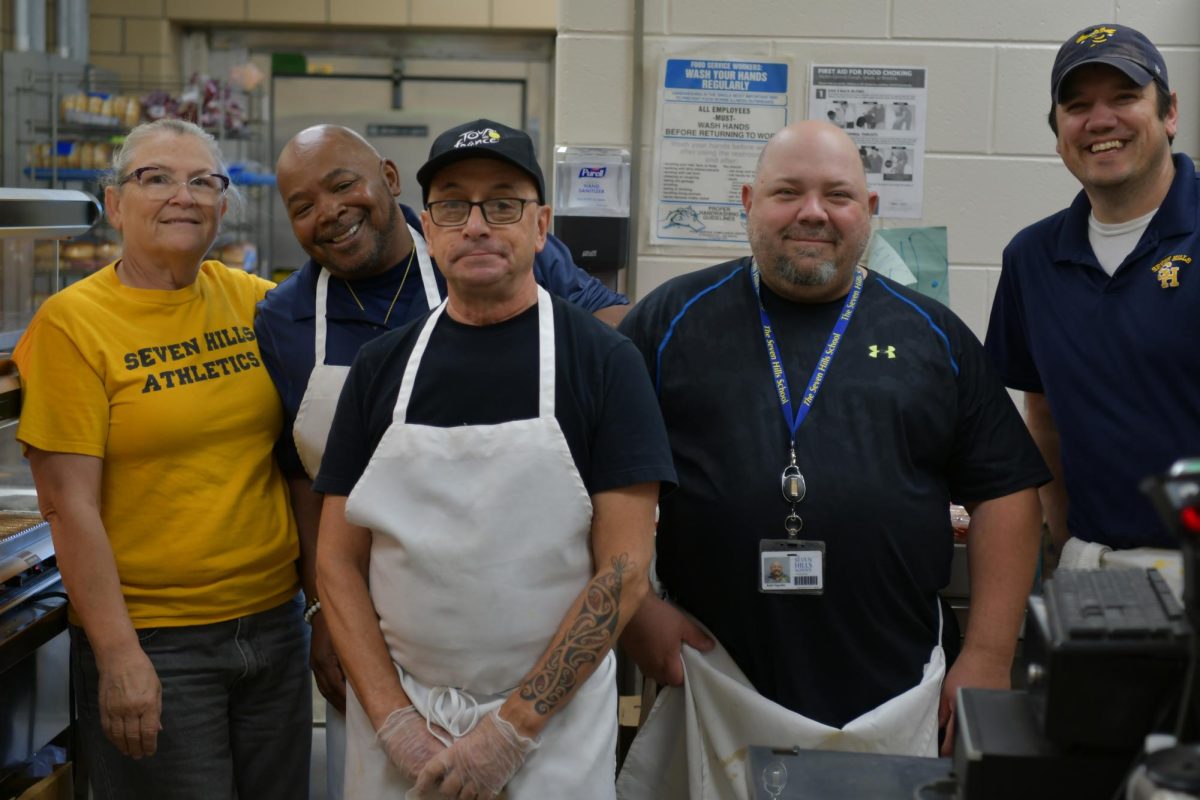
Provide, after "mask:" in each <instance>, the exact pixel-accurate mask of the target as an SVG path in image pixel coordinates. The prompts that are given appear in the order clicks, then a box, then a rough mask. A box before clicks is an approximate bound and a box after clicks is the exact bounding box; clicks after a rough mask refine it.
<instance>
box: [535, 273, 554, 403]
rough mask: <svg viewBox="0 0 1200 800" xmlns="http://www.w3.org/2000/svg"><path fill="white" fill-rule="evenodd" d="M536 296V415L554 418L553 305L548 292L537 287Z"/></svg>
mask: <svg viewBox="0 0 1200 800" xmlns="http://www.w3.org/2000/svg"><path fill="white" fill-rule="evenodd" d="M537 298H538V416H539V417H540V418H542V419H546V418H547V417H549V418H551V419H553V418H554V305H553V303H552V302H551V301H550V294H549V293H548V292H547V291H546V290H545V289H543V288H542V287H541V286H539V287H537Z"/></svg>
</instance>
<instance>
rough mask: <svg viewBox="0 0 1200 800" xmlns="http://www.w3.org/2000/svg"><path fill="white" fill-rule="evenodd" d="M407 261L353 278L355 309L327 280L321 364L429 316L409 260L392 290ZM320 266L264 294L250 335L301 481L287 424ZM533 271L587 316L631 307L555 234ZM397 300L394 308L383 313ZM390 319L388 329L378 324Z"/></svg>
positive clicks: (291, 471) (411, 219)
mask: <svg viewBox="0 0 1200 800" xmlns="http://www.w3.org/2000/svg"><path fill="white" fill-rule="evenodd" d="M400 210H401V212H402V213H403V215H404V221H405V222H407V223H408V224H409V225H412V226H413V228H414V229H415V230H416V231H417V232H418V234H419V233H420V231H421V221H420V218H419V217H418V216H417V214H416V212H414V211H413V210H412V209H411V208H409V207H408V206H406V205H404V204H400ZM406 264H407V259H405V261H404V262H402V263H400V264H397V265H396V266H395V267H393V268H392V269H390V270H388V271H387V272H384V273H383V274H381V275H375V276H372V277H369V278H360V279H357V280H355V281H354V282H353V283H354V295H357V298H358V300H359V301H360V302H361V303H362V304H363V308H362V309H360V308H359V307H358V303H357V302H355V297H354V295H352V294H351V293H350V289H349V288H348V286H347V283H346V281H343V280H340V279H337V278H331V279H330V281H329V293H328V295H327V302H326V306H327V308H326V322H327V327H326V330H327V335H326V344H325V363H327V364H337V365H345V366H349V365H350V364H351V363H352V362H353V361H354V357H355V356H356V355H357V354H358V350H359V348H360V347H362V346H363V345H364V344H366V343H367V342H369V341H371V340H372V339H374V338H376V337H377V336H379V335H380V334H382V333H383V332H384V331H385V330H395V329H396V328H401V327H403V326H404V325H406V324H407V323H409V322H411V321H412V320H414V319H416V318H418V317H420V316H421V315H422V314H424V313H425V312H427V311H429V305H428V303H427V302H426V298H425V287H424V286H423V285H422V283H421V272H420V269H419V267H418V265H417V263H416V261H415V260H414V261H413V264H412V268H411V270H410V272H409V275H408V280H407V281H405V282H404V287H403V290H402V291H401V292H400V294H399V296H397V295H396V290H397V289H398V288H400V282H401V280H402V279H403V277H404V268H405V266H406ZM319 274H320V268H319V267H318V266H317V265H316V264H315V263H314V262H313V261H311V260H309V261H308V262H306V263H305V264H304V266H303V267H301V268H300V269H299V270H297V271H296V272H295V273H294V274H293V275H292V276H291V277H289V278H288V279H287V280H285V281H284V282H283V283H281V284H280V285H279V286H277V287H276V288H275V289H272V290H271V291H270V292H268V293H267V296H266V298H265V299H263V300H262V302H260V303H259V304H258V314H257V316H256V317H255V320H254V330H255V333H256V334H257V335H258V341H259V347H260V348H261V350H262V357H263V363H264V365H265V366H266V368H267V371H268V372H269V373H270V375H271V379H272V380H273V381H274V382H275V388H276V389H278V390H279V394H280V396H281V397H282V398H283V410H284V426H283V433H282V434H281V436H280V438H279V444H278V445H277V446H276V456H277V458H278V459H279V463H280V466H281V467H282V469H283V471H284V474H286V475H288V476H289V477H305V476H306V473H305V472H304V466H303V464H301V462H300V456H299V455H298V454H297V453H296V445H295V442H294V440H293V439H292V426H293V424H294V423H295V421H296V412H297V411H298V410H299V408H300V401H301V400H302V399H303V397H304V390H305V389H306V388H307V387H308V377H309V374H310V373H311V372H312V368H313V362H314V360H315V349H314V343H313V337H314V335H315V328H314V320H315V318H316V291H317V276H318V275H319ZM533 274H534V278H535V279H536V280H537V282H538V283H539V284H540V285H541V286H543V287H544V288H545V289H546V290H547V291H548V292H550V293H551V294H555V295H558V296H559V297H562V298H564V299H566V300H568V301H570V302H571V303H573V304H575V305H577V306H579V307H581V308H583V309H584V310H586V311H589V312H594V311H596V310H597V309H601V308H606V307H608V306H613V305H624V304H626V303H628V302H629V300H628V298H626V297H625V296H624V295H622V294H618V293H616V292H614V291H612V290H610V289H608V288H607V287H605V286H604V284H602V283H601V282H600V281H599V280H597V279H596V278H595V277H593V276H591V275H589V274H588V273H586V272H585V271H583V270H582V269H580V268H579V267H577V266H576V265H575V262H574V261H573V260H572V259H571V252H570V250H568V249H567V246H566V245H565V244H563V243H562V242H561V241H560V240H558V239H556V238H555V237H554V236H548V237H547V239H546V246H545V247H544V248H543V249H542V252H540V253H538V254H537V256H536V257H535V258H534V263H533ZM434 276H435V278H436V280H437V284H438V296H439V297H445V296H446V279H445V278H444V277H442V273H441V271H440V270H438V269H437V264H436V262H435V263H434ZM393 297H394V298H395V299H396V301H395V307H394V308H392V312H391V315H390V316H388V308H389V307H390V306H392V298H393ZM385 317H386V318H387V324H386V326H385V325H384V324H383V322H384V319H385Z"/></svg>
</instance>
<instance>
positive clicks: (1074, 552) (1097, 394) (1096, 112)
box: [986, 23, 1200, 566]
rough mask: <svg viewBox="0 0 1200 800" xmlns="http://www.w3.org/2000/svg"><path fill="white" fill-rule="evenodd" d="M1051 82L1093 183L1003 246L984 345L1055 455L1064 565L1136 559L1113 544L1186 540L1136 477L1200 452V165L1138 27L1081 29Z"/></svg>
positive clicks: (1057, 129) (1075, 166)
mask: <svg viewBox="0 0 1200 800" xmlns="http://www.w3.org/2000/svg"><path fill="white" fill-rule="evenodd" d="M1050 94H1051V101H1052V106H1051V110H1050V128H1051V129H1052V130H1053V131H1054V133H1055V135H1056V136H1057V139H1058V142H1057V146H1056V149H1057V151H1058V154H1059V156H1060V157H1061V158H1062V160H1063V164H1065V165H1066V167H1067V169H1068V170H1070V172H1071V173H1072V174H1073V175H1074V176H1075V177H1076V178H1077V179H1078V180H1079V182H1080V184H1082V186H1083V191H1081V192H1080V193H1079V195H1078V196H1077V197H1076V198H1075V201H1074V202H1073V203H1072V204H1071V206H1070V207H1069V208H1067V209H1065V210H1063V211H1060V212H1059V213H1057V214H1055V215H1053V216H1051V217H1048V218H1046V219H1044V220H1042V221H1041V222H1038V223H1036V224H1034V225H1032V226H1030V227H1028V228H1026V229H1025V230H1023V231H1021V232H1020V233H1019V234H1017V236H1016V237H1015V238H1014V239H1013V240H1012V242H1011V243H1010V244H1009V246H1008V247H1007V248H1006V249H1005V251H1004V262H1003V272H1002V273H1001V277H1000V282H999V286H998V288H997V290H996V297H995V301H994V305H993V306H992V315H991V321H990V324H989V326H988V334H987V342H986V346H987V350H988V352H989V353H990V354H991V355H992V357H993V358H994V360H995V362H996V364H997V366H998V367H999V369H1000V372H1001V374H1002V376H1003V377H1004V379H1005V382H1006V383H1007V384H1008V386H1009V387H1011V388H1014V389H1020V390H1023V391H1024V392H1025V397H1026V411H1027V413H1026V418H1027V422H1028V424H1029V427H1030V430H1031V432H1032V433H1033V434H1034V438H1035V439H1036V440H1037V442H1038V444H1039V446H1040V447H1041V449H1042V454H1043V455H1044V456H1045V457H1046V461H1047V462H1049V463H1050V465H1051V468H1052V469H1053V470H1054V471H1055V476H1056V480H1055V481H1054V482H1053V483H1051V484H1049V485H1048V486H1046V487H1043V489H1042V501H1043V506H1044V508H1045V511H1046V517H1047V523H1048V525H1049V528H1050V533H1051V535H1052V538H1053V541H1054V543H1055V545H1056V546H1058V547H1059V548H1061V556H1062V558H1061V562H1060V566H1095V565H1097V564H1104V563H1130V559H1131V558H1133V559H1136V558H1137V556H1136V555H1133V556H1131V555H1130V554H1122V555H1117V554H1113V553H1110V552H1109V550H1110V549H1113V550H1130V549H1136V548H1175V547H1178V542H1176V541H1174V540H1173V539H1172V537H1171V536H1169V535H1168V534H1167V532H1166V531H1165V530H1163V529H1162V527H1161V526H1160V524H1159V523H1158V521H1157V519H1156V516H1155V514H1154V511H1153V509H1152V508H1151V506H1150V504H1149V502H1148V501H1147V500H1146V498H1144V497H1143V496H1142V495H1141V493H1140V492H1139V491H1138V484H1139V483H1140V482H1141V481H1142V479H1144V478H1145V477H1146V476H1148V475H1153V474H1159V473H1162V472H1164V471H1165V470H1166V469H1167V468H1168V467H1169V466H1170V465H1171V464H1172V463H1173V462H1174V461H1175V460H1176V459H1178V458H1180V457H1184V456H1192V455H1196V454H1197V453H1200V348H1197V347H1196V346H1195V343H1196V342H1198V341H1200V260H1198V259H1200V181H1198V180H1197V176H1196V173H1195V170H1194V167H1193V163H1192V159H1191V158H1189V157H1188V156H1186V155H1183V154H1177V155H1174V156H1172V154H1171V143H1172V141H1173V139H1174V137H1175V131H1176V127H1177V124H1178V113H1177V108H1176V102H1177V101H1176V96H1175V94H1174V93H1173V92H1172V91H1171V88H1170V83H1169V79H1168V76H1167V65H1166V62H1165V61H1164V60H1163V57H1162V54H1161V53H1160V52H1159V51H1158V48H1156V47H1155V46H1154V44H1153V43H1151V42H1150V40H1149V39H1147V38H1146V37H1145V36H1144V35H1142V34H1141V33H1140V32H1138V31H1136V30H1134V29H1132V28H1129V27H1127V26H1124V25H1119V24H1115V23H1113V24H1103V25H1090V26H1088V27H1086V28H1083V29H1082V30H1080V31H1079V32H1078V33H1076V34H1075V35H1073V36H1072V37H1071V38H1069V39H1067V41H1066V42H1065V43H1063V45H1062V47H1061V48H1060V49H1059V51H1058V56H1057V57H1056V58H1055V60H1054V67H1053V70H1052V71H1051V77H1050ZM1144 555H1148V556H1149V555H1154V554H1153V553H1149V554H1144Z"/></svg>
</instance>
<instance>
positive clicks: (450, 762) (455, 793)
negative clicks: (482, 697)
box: [417, 710, 538, 800]
mask: <svg viewBox="0 0 1200 800" xmlns="http://www.w3.org/2000/svg"><path fill="white" fill-rule="evenodd" d="M537 746H538V743H537V741H536V740H534V739H527V738H525V737H524V736H522V735H521V734H519V733H517V729H516V728H514V727H513V726H512V725H511V724H509V723H508V722H506V721H505V720H504V719H502V718H501V717H500V712H499V710H496V711H493V712H492V713H490V714H488V715H487V716H486V717H484V718H483V719H482V720H480V721H479V724H478V725H476V726H475V727H474V729H472V730H471V732H470V733H468V734H467V735H466V736H464V737H462V738H461V739H459V740H458V741H456V742H455V743H454V744H453V745H452V746H451V747H449V748H447V749H446V750H445V751H444V752H441V753H438V755H436V756H435V757H434V758H432V759H431V760H430V761H429V763H428V764H426V765H425V769H423V770H421V774H420V776H419V777H418V778H417V791H418V792H420V793H421V795H422V796H423V797H424V796H426V795H434V796H440V797H444V798H460V800H492V798H494V797H495V796H496V795H498V794H500V792H501V790H503V789H504V787H505V785H506V784H507V783H508V782H509V780H510V779H511V778H512V776H513V775H515V774H516V772H517V770H518V769H520V768H521V765H522V764H524V763H525V757H526V756H527V755H529V754H530V753H531V752H533V751H534V750H536V749H537ZM435 792H436V794H434V793H435Z"/></svg>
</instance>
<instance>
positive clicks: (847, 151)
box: [754, 119, 867, 193]
mask: <svg viewBox="0 0 1200 800" xmlns="http://www.w3.org/2000/svg"><path fill="white" fill-rule="evenodd" d="M796 148H805V149H807V148H811V149H813V150H815V151H817V152H819V153H822V154H824V155H827V156H831V157H833V158H835V159H837V160H838V161H839V162H844V166H845V168H846V170H847V173H848V174H847V177H848V178H850V177H853V178H855V179H857V180H858V181H859V182H860V183H861V184H862V190H863V192H864V193H865V192H866V191H867V173H866V170H865V169H864V168H863V163H862V158H861V156H860V155H859V152H858V145H856V144H855V143H854V140H853V139H851V138H850V137H849V136H848V135H847V134H846V132H845V131H844V130H842V129H841V128H840V127H838V126H837V125H834V124H832V123H830V122H825V121H823V120H816V119H810V120H804V121H802V122H793V123H792V124H791V125H788V126H787V127H786V128H783V129H782V130H780V131H778V132H776V133H775V134H774V135H773V136H772V137H771V138H770V139H768V140H767V143H766V144H765V145H764V146H763V149H762V152H760V153H759V154H758V163H757V164H756V165H755V167H754V181H755V183H757V182H758V181H759V180H760V179H761V176H762V173H763V164H764V162H766V161H767V159H768V156H770V155H771V153H772V151H774V150H777V149H778V150H783V151H784V152H785V153H786V152H787V151H788V150H790V149H796Z"/></svg>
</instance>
